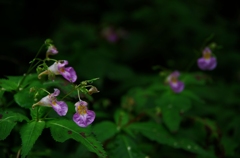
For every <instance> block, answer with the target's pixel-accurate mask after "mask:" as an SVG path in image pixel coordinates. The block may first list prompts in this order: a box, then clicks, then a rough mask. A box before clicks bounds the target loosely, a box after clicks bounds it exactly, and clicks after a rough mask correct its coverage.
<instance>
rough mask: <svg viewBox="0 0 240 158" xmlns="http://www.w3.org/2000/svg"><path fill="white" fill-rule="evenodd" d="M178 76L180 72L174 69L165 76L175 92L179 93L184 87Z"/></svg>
mask: <svg viewBox="0 0 240 158" xmlns="http://www.w3.org/2000/svg"><path fill="white" fill-rule="evenodd" d="M179 76H180V73H179V72H178V71H174V72H172V73H171V74H170V75H169V76H168V77H167V82H168V83H169V85H170V87H171V89H172V90H173V91H174V92H175V93H180V92H182V91H183V89H184V83H183V82H181V81H179V80H178V77H179Z"/></svg>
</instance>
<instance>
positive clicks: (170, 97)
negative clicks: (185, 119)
mask: <svg viewBox="0 0 240 158" xmlns="http://www.w3.org/2000/svg"><path fill="white" fill-rule="evenodd" d="M156 103H157V105H158V106H159V107H160V108H161V111H162V116H163V121H164V123H165V124H166V125H167V127H168V128H169V130H170V131H176V130H178V128H179V125H180V122H181V119H182V118H181V116H180V112H185V111H187V110H189V109H190V107H191V101H190V100H189V99H188V98H186V97H184V96H181V95H180V94H172V93H166V94H164V95H163V96H162V97H161V98H159V99H157V100H156Z"/></svg>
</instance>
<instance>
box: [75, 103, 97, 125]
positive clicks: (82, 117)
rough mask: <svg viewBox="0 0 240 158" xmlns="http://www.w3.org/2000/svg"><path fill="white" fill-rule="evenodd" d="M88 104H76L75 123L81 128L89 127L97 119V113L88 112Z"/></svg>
mask: <svg viewBox="0 0 240 158" xmlns="http://www.w3.org/2000/svg"><path fill="white" fill-rule="evenodd" d="M87 105H88V103H87V102H85V101H82V100H81V101H78V102H77V103H76V104H75V110H76V113H75V114H74V115H73V121H74V122H75V123H76V124H77V125H78V126H80V127H87V126H88V125H90V124H91V123H92V122H93V121H94V119H95V112H94V111H92V110H88V108H87Z"/></svg>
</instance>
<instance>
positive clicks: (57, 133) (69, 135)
mask: <svg viewBox="0 0 240 158" xmlns="http://www.w3.org/2000/svg"><path fill="white" fill-rule="evenodd" d="M47 128H50V131H51V134H52V137H53V138H54V139H55V140H56V141H59V142H64V141H66V140H67V139H74V140H76V141H78V142H81V143H82V144H83V145H85V146H86V147H87V148H88V150H89V151H91V152H94V153H96V154H97V155H98V156H99V157H106V156H107V155H106V152H105V151H104V149H103V147H102V144H101V143H100V142H99V141H97V140H96V138H95V137H94V135H93V134H92V133H91V130H90V127H87V128H81V127H79V126H78V125H77V124H75V123H74V122H73V121H72V120H64V119H61V120H52V121H49V122H47Z"/></svg>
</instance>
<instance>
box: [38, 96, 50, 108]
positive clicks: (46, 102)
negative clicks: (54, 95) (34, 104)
mask: <svg viewBox="0 0 240 158" xmlns="http://www.w3.org/2000/svg"><path fill="white" fill-rule="evenodd" d="M38 105H42V106H48V107H51V98H50V95H47V96H46V97H43V98H42V99H41V100H40V101H39V102H38Z"/></svg>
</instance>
